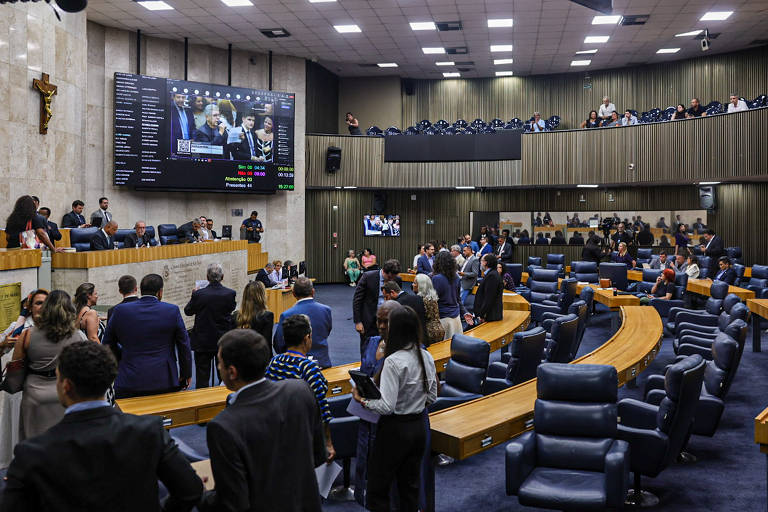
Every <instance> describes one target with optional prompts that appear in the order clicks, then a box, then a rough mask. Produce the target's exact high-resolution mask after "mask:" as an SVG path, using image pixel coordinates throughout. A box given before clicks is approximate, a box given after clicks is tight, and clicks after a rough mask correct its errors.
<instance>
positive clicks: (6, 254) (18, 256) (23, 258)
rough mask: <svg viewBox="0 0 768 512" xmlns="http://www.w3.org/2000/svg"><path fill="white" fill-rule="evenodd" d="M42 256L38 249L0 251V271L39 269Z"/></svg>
mask: <svg viewBox="0 0 768 512" xmlns="http://www.w3.org/2000/svg"><path fill="white" fill-rule="evenodd" d="M0 236H4V235H2V234H0ZM42 254H43V253H42V252H41V251H40V249H0V270H18V269H22V268H32V267H39V266H40V263H41V261H42Z"/></svg>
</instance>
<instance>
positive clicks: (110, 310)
mask: <svg viewBox="0 0 768 512" xmlns="http://www.w3.org/2000/svg"><path fill="white" fill-rule="evenodd" d="M137 300H139V297H138V296H133V297H125V298H124V299H123V300H121V301H120V302H119V303H117V304H115V305H114V306H112V307H111V308H109V309H108V310H107V322H109V317H110V316H112V310H114V309H115V307H117V306H119V305H120V304H125V303H126V302H134V301H137Z"/></svg>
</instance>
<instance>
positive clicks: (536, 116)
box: [531, 112, 549, 132]
mask: <svg viewBox="0 0 768 512" xmlns="http://www.w3.org/2000/svg"><path fill="white" fill-rule="evenodd" d="M531 131H534V132H548V131H549V129H548V128H547V124H546V123H545V122H544V120H543V119H542V118H541V114H540V113H538V112H534V113H533V121H532V122H531Z"/></svg>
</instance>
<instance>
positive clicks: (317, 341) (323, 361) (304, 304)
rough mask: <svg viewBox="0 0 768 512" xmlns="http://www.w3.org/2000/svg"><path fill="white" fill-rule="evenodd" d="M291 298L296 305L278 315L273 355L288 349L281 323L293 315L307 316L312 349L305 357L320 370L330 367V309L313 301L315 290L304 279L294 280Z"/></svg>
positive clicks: (308, 281) (310, 282) (331, 321)
mask: <svg viewBox="0 0 768 512" xmlns="http://www.w3.org/2000/svg"><path fill="white" fill-rule="evenodd" d="M293 296H294V297H296V304H295V305H294V306H293V307H292V308H289V309H286V310H285V311H283V312H282V314H280V323H279V324H278V325H277V329H276V330H275V336H274V338H273V341H272V343H273V344H274V346H275V353H277V354H282V353H283V352H285V351H286V350H287V348H288V347H287V346H286V343H285V338H284V337H283V325H282V324H283V321H284V320H285V319H286V318H290V317H291V316H293V315H307V316H308V317H309V322H310V324H311V326H312V347H311V348H310V350H309V353H308V354H307V356H308V357H311V358H312V359H315V360H316V361H317V363H318V364H319V365H320V367H321V368H328V367H330V366H331V358H330V356H329V355H328V336H329V335H330V334H331V329H333V318H332V315H331V308H329V307H328V306H326V305H325V304H320V303H319V302H317V301H316V300H315V288H314V286H312V281H310V280H309V278H306V277H299V278H298V279H296V282H295V283H294V284H293Z"/></svg>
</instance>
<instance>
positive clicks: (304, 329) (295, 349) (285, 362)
mask: <svg viewBox="0 0 768 512" xmlns="http://www.w3.org/2000/svg"><path fill="white" fill-rule="evenodd" d="M329 311H330V308H329ZM280 323H281V326H282V330H283V333H282V334H283V335H284V336H285V338H284V339H285V347H286V349H287V350H286V351H285V352H284V353H282V354H277V355H276V356H275V357H273V358H272V360H271V361H270V362H269V365H267V370H266V372H265V373H264V376H265V377H266V378H267V379H269V380H286V379H302V380H304V381H306V383H307V384H308V385H309V387H310V389H312V392H313V393H314V394H315V400H316V401H317V405H318V407H319V408H320V416H321V418H322V420H323V424H324V425H325V448H326V451H327V460H328V461H329V462H330V461H331V460H332V459H333V457H334V455H335V454H336V451H335V450H334V449H333V443H332V442H331V430H330V426H329V425H330V423H331V408H330V407H329V406H328V399H327V398H326V394H327V393H328V381H327V380H326V379H325V376H324V375H323V372H322V371H321V370H320V366H319V365H318V364H317V363H316V362H315V361H313V360H312V359H310V358H309V357H308V354H309V353H310V352H311V350H312V344H313V343H312V332H313V330H312V325H311V323H310V318H309V316H308V315H305V314H297V315H291V316H289V317H287V318H285V319H282V320H281V322H280Z"/></svg>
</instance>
